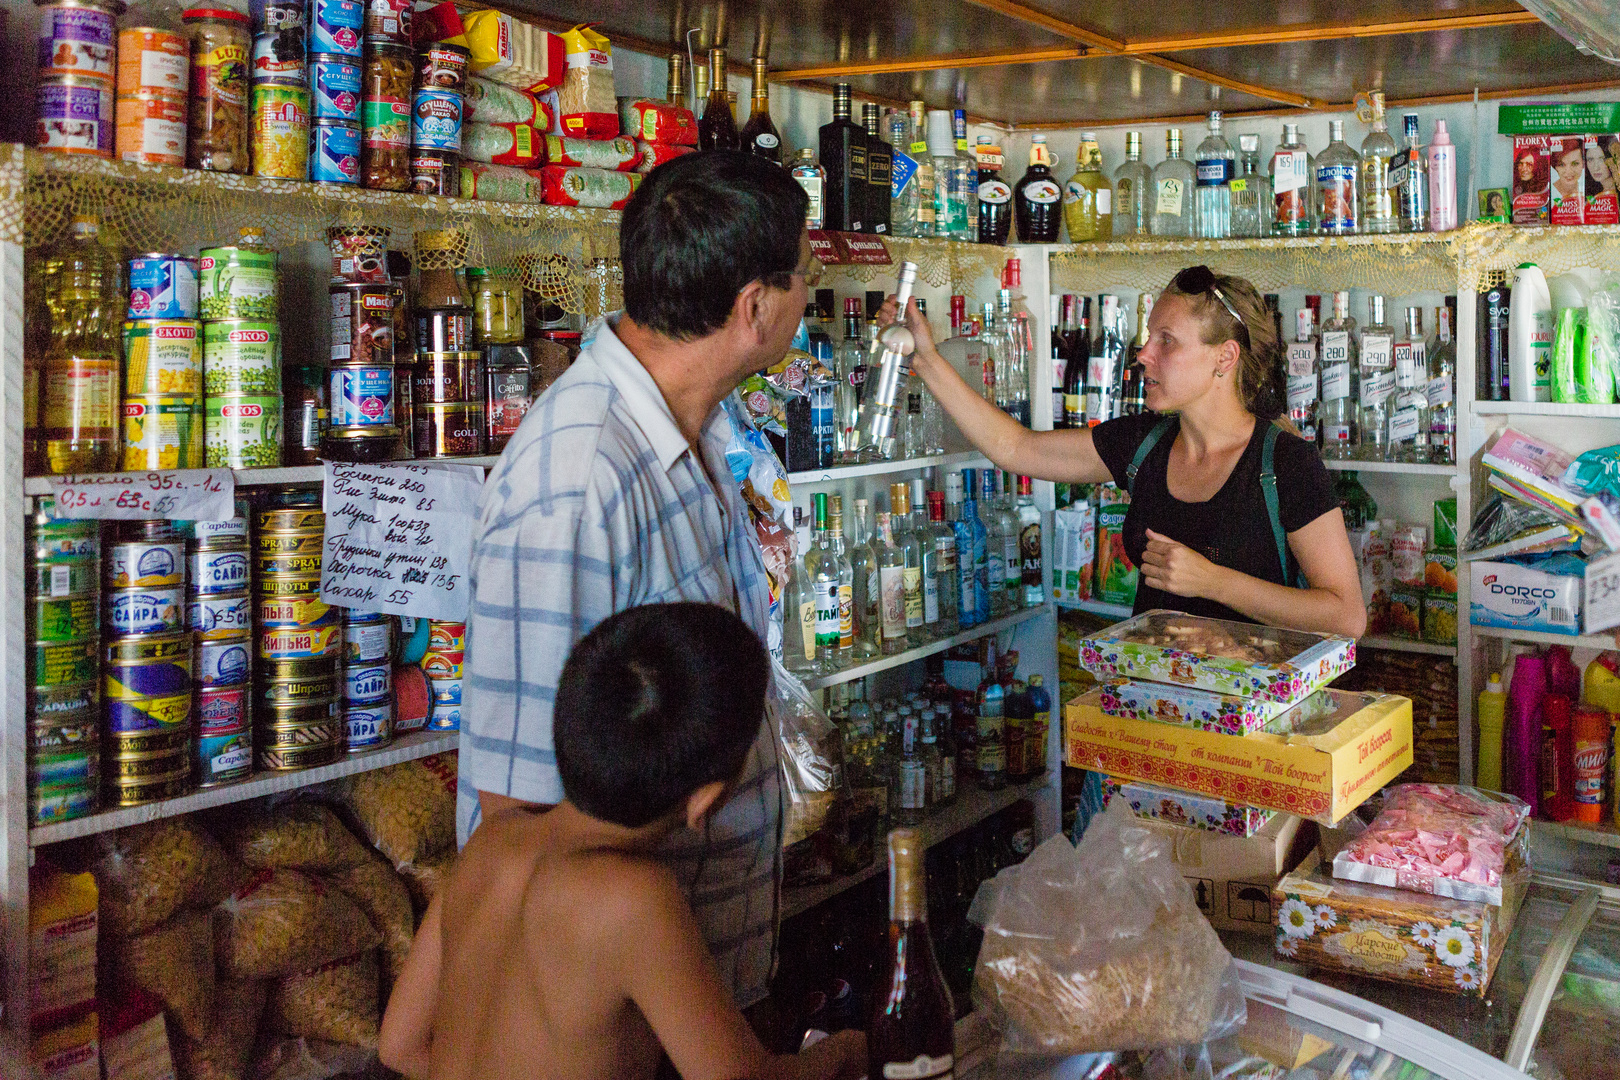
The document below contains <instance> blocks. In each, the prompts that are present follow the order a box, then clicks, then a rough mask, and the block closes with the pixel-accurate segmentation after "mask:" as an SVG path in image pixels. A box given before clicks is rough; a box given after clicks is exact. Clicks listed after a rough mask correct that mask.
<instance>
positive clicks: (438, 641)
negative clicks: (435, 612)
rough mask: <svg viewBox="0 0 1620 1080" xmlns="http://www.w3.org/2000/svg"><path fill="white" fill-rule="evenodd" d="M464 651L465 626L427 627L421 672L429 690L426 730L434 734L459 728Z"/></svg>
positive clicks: (440, 624) (449, 623)
mask: <svg viewBox="0 0 1620 1080" xmlns="http://www.w3.org/2000/svg"><path fill="white" fill-rule="evenodd" d="M466 648H467V624H466V623H458V622H455V623H453V622H439V621H438V620H437V619H435V620H434V621H433V622H432V623H431V624H430V626H429V628H428V647H427V653H426V655H424V656H423V657H422V670H423V671H424V672H426V673H427V677H428V686H429V687H430V688H431V689H432V691H433V713H432V715H431V716H430V717H429V718H428V727H429V728H430V729H432V730H434V731H459V730H460V729H461V664H462V660H463V659H464V657H465V653H466Z"/></svg>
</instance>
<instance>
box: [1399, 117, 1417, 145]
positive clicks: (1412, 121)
mask: <svg viewBox="0 0 1620 1080" xmlns="http://www.w3.org/2000/svg"><path fill="white" fill-rule="evenodd" d="M1401 123H1402V126H1403V127H1404V128H1405V130H1406V134H1407V137H1408V138H1412V139H1415V138H1417V134H1418V115H1417V113H1413V112H1409V113H1407V114H1406V116H1405V117H1404V118H1402V120H1401Z"/></svg>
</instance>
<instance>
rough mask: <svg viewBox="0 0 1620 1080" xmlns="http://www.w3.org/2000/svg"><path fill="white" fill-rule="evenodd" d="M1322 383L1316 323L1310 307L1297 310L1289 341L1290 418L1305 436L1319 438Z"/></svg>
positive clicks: (1314, 439)
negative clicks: (1317, 355)
mask: <svg viewBox="0 0 1620 1080" xmlns="http://www.w3.org/2000/svg"><path fill="white" fill-rule="evenodd" d="M1320 398H1321V384H1320V372H1319V371H1318V367H1317V360H1316V325H1315V319H1314V317H1313V316H1312V314H1311V309H1310V308H1309V307H1301V308H1300V309H1299V310H1298V311H1297V312H1295V313H1294V340H1293V341H1292V342H1290V343H1289V344H1288V419H1289V420H1290V421H1292V422H1293V425H1294V426H1295V427H1296V428H1298V429H1299V434H1300V437H1301V438H1304V439H1308V440H1310V441H1311V442H1315V441H1316V433H1317V422H1318V413H1319V412H1320Z"/></svg>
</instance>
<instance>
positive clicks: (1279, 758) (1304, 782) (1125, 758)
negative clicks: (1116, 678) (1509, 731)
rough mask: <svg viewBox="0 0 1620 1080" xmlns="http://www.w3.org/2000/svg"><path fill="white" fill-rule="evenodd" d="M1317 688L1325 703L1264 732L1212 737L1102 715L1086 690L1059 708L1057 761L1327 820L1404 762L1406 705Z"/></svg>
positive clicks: (1408, 731) (1408, 729) (1408, 734)
mask: <svg viewBox="0 0 1620 1080" xmlns="http://www.w3.org/2000/svg"><path fill="white" fill-rule="evenodd" d="M1322 694H1323V697H1322V698H1321V699H1319V700H1321V701H1323V702H1325V703H1326V706H1327V707H1326V708H1323V709H1317V708H1315V705H1316V701H1317V700H1318V699H1313V700H1312V701H1311V702H1307V703H1306V705H1303V706H1300V707H1299V708H1298V709H1291V710H1289V711H1288V712H1286V713H1284V714H1283V715H1282V716H1280V717H1278V718H1277V719H1276V720H1274V721H1272V723H1271V724H1270V725H1268V727H1267V728H1266V730H1264V731H1257V732H1255V733H1254V734H1252V735H1221V734H1217V733H1216V732H1213V731H1201V730H1199V729H1198V728H1190V727H1179V726H1176V725H1173V724H1160V723H1156V722H1154V721H1152V720H1137V719H1134V718H1132V717H1126V716H1109V715H1108V714H1107V713H1105V712H1103V710H1102V700H1101V697H1102V695H1101V693H1100V692H1099V691H1096V690H1093V691H1091V692H1090V693H1088V694H1085V695H1083V696H1081V697H1078V698H1075V699H1074V700H1073V701H1071V702H1069V704H1068V705H1066V706H1065V707H1064V746H1065V747H1066V749H1067V762H1066V763H1067V764H1069V765H1071V766H1074V767H1075V768H1079V769H1090V770H1092V771H1093V772H1100V773H1105V774H1108V775H1110V776H1118V777H1122V778H1125V779H1129V780H1140V781H1144V782H1146V783H1149V784H1163V785H1166V786H1168V787H1173V788H1179V789H1181V790H1183V791H1191V792H1195V793H1197V794H1200V795H1209V796H1211V797H1214V798H1217V799H1224V800H1225V801H1227V802H1232V803H1241V804H1243V805H1244V806H1258V807H1262V808H1264V809H1267V810H1276V811H1279V812H1281V813H1284V814H1298V815H1299V816H1300V817H1308V818H1310V819H1312V820H1313V821H1318V822H1320V823H1322V824H1324V825H1332V824H1333V823H1334V822H1336V821H1338V820H1339V819H1340V818H1342V817H1344V815H1345V814H1348V813H1349V812H1350V811H1351V810H1354V809H1355V808H1356V807H1357V806H1359V805H1361V804H1362V803H1363V802H1365V801H1366V800H1367V798H1368V797H1369V796H1371V795H1372V793H1373V792H1375V791H1377V790H1378V789H1379V788H1381V787H1383V786H1384V785H1385V784H1387V783H1389V781H1391V780H1393V779H1394V778H1395V777H1396V776H1398V775H1399V774H1400V773H1401V772H1402V771H1403V770H1404V769H1406V767H1407V766H1409V765H1411V764H1412V702H1411V701H1410V700H1408V699H1407V698H1403V697H1395V696H1393V695H1389V694H1355V693H1347V692H1345V691H1341V690H1324V691H1322ZM1305 711H1309V712H1310V716H1309V718H1308V719H1300V720H1299V722H1297V723H1296V722H1295V714H1296V713H1303V712H1305Z"/></svg>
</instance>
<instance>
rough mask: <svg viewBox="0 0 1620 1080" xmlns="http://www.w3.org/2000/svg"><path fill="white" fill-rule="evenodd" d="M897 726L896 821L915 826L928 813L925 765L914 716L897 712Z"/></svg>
mask: <svg viewBox="0 0 1620 1080" xmlns="http://www.w3.org/2000/svg"><path fill="white" fill-rule="evenodd" d="M895 718H896V719H897V720H898V721H899V723H900V759H899V762H898V763H897V766H896V776H895V779H896V781H897V782H896V784H895V791H896V792H897V793H898V795H899V798H898V799H896V800H895V806H894V816H895V820H896V821H899V822H901V823H903V824H906V825H915V824H916V823H917V822H919V821H921V820H922V819H923V815H924V813H926V812H927V810H928V766H927V764H926V763H924V761H923V759H922V754H921V752H920V751H921V750H922V747H921V746H920V745H919V740H918V738H917V726H918V720H917V717H916V716H915V715H914V714H913V713H912V712H911V711H910V710H909V709H901V710H897V713H896V717H895Z"/></svg>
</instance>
